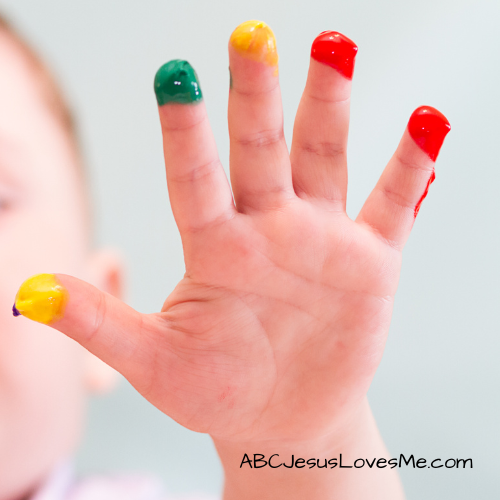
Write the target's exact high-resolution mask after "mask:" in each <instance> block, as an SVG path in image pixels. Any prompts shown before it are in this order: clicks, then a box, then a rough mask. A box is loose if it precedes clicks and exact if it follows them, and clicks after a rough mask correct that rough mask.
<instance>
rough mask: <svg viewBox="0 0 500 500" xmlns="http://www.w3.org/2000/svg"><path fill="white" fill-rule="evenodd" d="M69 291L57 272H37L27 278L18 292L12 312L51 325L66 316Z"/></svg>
mask: <svg viewBox="0 0 500 500" xmlns="http://www.w3.org/2000/svg"><path fill="white" fill-rule="evenodd" d="M67 302H68V291H67V290H66V288H65V287H64V286H63V284H62V283H61V282H60V280H59V279H58V276H57V275H55V274H46V273H44V274H37V275H35V276H31V277H30V278H28V279H27V280H25V281H24V282H23V283H22V284H21V286H20V287H19V290H18V292H17V294H16V297H15V300H14V305H13V306H12V314H13V315H14V316H24V317H25V318H28V319H31V320H32V321H36V322H38V323H43V324H45V325H51V324H53V323H55V322H57V321H59V320H60V319H62V318H63V317H64V313H65V309H66V304H67Z"/></svg>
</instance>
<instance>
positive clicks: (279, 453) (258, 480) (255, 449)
mask: <svg viewBox="0 0 500 500" xmlns="http://www.w3.org/2000/svg"><path fill="white" fill-rule="evenodd" d="M212 439H213V441H214V444H215V446H216V448H217V452H218V454H219V457H220V459H221V462H222V465H223V468H224V473H225V488H224V500H233V499H238V500H250V499H256V498H259V499H267V498H269V499H273V500H279V499H280V498H283V499H287V500H292V499H299V498H300V499H303V498H308V500H315V499H322V500H325V499H328V498H346V499H357V498H360V499H361V498H368V497H369V498H371V499H373V500H375V499H379V498H380V499H382V498H383V499H384V500H402V499H403V498H404V495H403V493H402V489H401V486H400V483H399V479H398V477H397V473H396V472H395V470H391V469H390V468H388V467H387V468H382V469H380V468H368V467H363V468H359V469H356V468H354V467H353V463H354V461H355V460H356V459H358V458H368V459H370V461H371V460H372V459H373V458H376V459H377V460H379V459H386V460H389V458H390V457H389V455H388V452H387V450H386V448H385V446H384V444H383V442H382V439H381V437H380V434H379V432H378V429H377V426H376V424H375V421H374V419H373V416H372V414H371V411H370V408H369V405H368V403H367V401H366V400H365V401H364V402H363V403H362V404H361V405H360V407H359V408H357V409H356V411H355V412H353V413H352V414H351V415H349V416H346V418H345V419H343V423H342V425H336V426H335V427H334V430H333V431H332V432H331V433H330V434H329V435H325V436H318V437H316V438H314V439H309V440H307V441H293V440H289V439H287V440H275V441H272V440H266V441H257V440H254V441H236V440H224V439H219V438H215V437H213V438H212Z"/></svg>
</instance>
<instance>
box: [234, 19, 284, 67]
mask: <svg viewBox="0 0 500 500" xmlns="http://www.w3.org/2000/svg"><path fill="white" fill-rule="evenodd" d="M229 42H230V44H231V45H232V47H233V48H234V49H235V50H236V51H237V52H238V53H239V54H240V55H242V56H243V57H246V58H248V59H252V60H253V61H257V62H262V63H265V64H268V65H269V66H276V65H277V64H278V51H277V50H276V38H275V37H274V33H273V30H272V29H271V28H270V27H269V26H268V25H267V24H266V23H264V22H262V21H246V22H244V23H241V24H240V25H239V26H238V27H237V28H236V29H235V30H234V31H233V33H232V35H231V38H230V39H229Z"/></svg>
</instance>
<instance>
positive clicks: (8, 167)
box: [0, 32, 121, 500]
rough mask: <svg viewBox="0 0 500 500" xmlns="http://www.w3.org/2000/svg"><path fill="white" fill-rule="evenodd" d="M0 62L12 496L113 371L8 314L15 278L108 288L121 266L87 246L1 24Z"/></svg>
mask: <svg viewBox="0 0 500 500" xmlns="http://www.w3.org/2000/svg"><path fill="white" fill-rule="evenodd" d="M0 66H1V67H2V71H1V72H0V110H1V113H0V276H1V277H2V279H1V280H0V499H1V500H19V499H22V498H25V497H26V496H27V495H28V494H29V493H30V492H31V491H33V490H34V489H35V488H36V487H37V486H38V484H39V483H40V482H41V481H42V480H43V479H44V478H45V477H46V476H47V475H48V474H49V473H50V471H51V470H52V468H53V467H54V466H55V464H56V463H57V462H59V461H60V460H61V459H64V458H66V457H68V456H70V455H71V454H72V453H73V452H74V449H75V447H76V445H77V442H78V440H79V437H80V433H81V427H82V423H83V422H82V421H83V418H84V410H85V402H86V397H87V394H88V392H89V390H105V389H106V388H107V387H110V386H111V384H112V379H113V378H114V375H113V372H112V371H111V369H109V367H106V366H105V365H104V364H103V363H102V362H101V361H99V360H97V358H95V357H94V356H92V355H90V354H89V353H88V352H87V351H85V350H84V349H82V348H81V347H80V346H79V345H78V344H77V343H76V342H73V341H72V340H70V339H68V338H66V337H64V336H62V335H59V334H57V332H53V331H51V330H50V328H48V327H46V326H44V325H41V324H37V323H34V322H30V321H16V318H14V317H13V316H12V313H11V307H12V301H13V297H14V295H15V293H16V290H17V288H18V286H19V282H20V281H23V280H24V279H26V278H28V277H29V276H30V275H33V274H36V273H37V272H38V270H39V269H40V268H42V269H57V270H60V269H64V270H65V272H68V273H71V274H73V275H76V276H80V277H82V278H84V279H86V280H88V281H90V282H92V283H93V284H95V285H96V286H99V287H103V289H104V290H107V291H108V292H110V293H113V294H118V293H119V283H120V273H121V270H120V265H119V263H118V261H117V260H116V258H115V257H113V256H112V254H111V253H106V252H91V251H90V250H89V247H88V241H87V233H88V228H87V224H86V222H85V221H86V214H85V208H84V201H83V191H82V187H81V180H80V178H79V176H78V175H77V172H78V170H77V162H78V159H77V156H76V152H75V151H74V148H73V147H72V145H71V141H70V140H69V138H68V135H67V133H66V131H65V130H63V128H62V126H61V124H60V123H59V122H58V121H57V119H56V118H55V117H54V116H53V114H52V113H51V112H50V111H49V107H48V106H47V105H46V103H45V101H44V100H43V98H42V93H41V91H40V89H39V87H38V86H37V82H36V80H35V79H34V73H33V71H32V68H31V67H30V65H29V63H28V62H27V61H26V58H25V56H24V55H23V54H22V52H20V50H19V48H18V47H17V46H16V45H15V43H13V41H12V40H11V39H10V38H9V36H8V35H5V34H4V33H2V32H0Z"/></svg>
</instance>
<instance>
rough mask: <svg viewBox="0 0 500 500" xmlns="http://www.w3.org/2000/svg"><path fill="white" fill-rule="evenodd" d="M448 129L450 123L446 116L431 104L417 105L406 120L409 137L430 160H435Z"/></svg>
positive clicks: (449, 128)
mask: <svg viewBox="0 0 500 500" xmlns="http://www.w3.org/2000/svg"><path fill="white" fill-rule="evenodd" d="M450 130H451V125H450V122H449V121H448V119H447V118H446V116H444V115H443V113H441V112H440V111H438V110H437V109H436V108H433V107H432V106H420V107H418V108H417V109H416V110H415V111H414V112H413V113H412V115H411V116H410V119H409V121H408V132H409V134H410V136H411V138H412V139H413V141H414V142H415V143H416V144H417V146H418V147H419V148H420V149H421V150H422V151H424V153H426V154H427V156H429V158H430V159H431V160H432V161H436V159H437V157H438V155H439V151H440V150H441V146H442V145H443V142H444V139H445V137H446V136H447V135H448V133H449V132H450Z"/></svg>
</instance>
